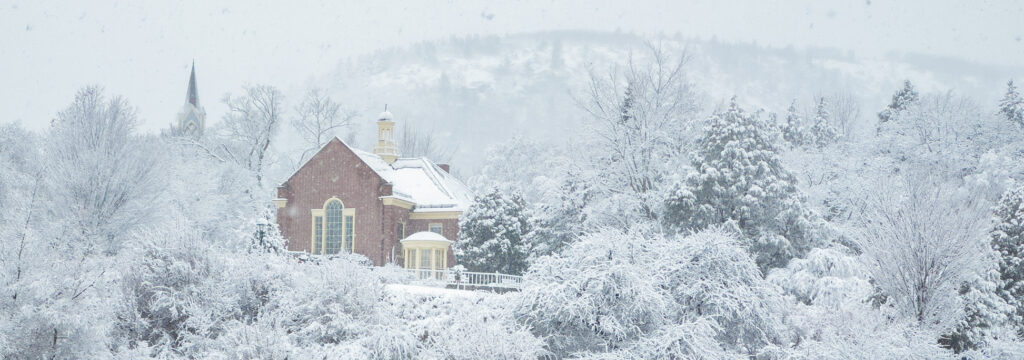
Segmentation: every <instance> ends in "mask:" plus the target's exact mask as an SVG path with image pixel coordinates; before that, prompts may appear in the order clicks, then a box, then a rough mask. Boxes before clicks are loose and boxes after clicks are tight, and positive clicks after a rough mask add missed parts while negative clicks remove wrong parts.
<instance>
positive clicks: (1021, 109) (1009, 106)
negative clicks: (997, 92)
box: [999, 80, 1024, 126]
mask: <svg viewBox="0 0 1024 360" xmlns="http://www.w3.org/2000/svg"><path fill="white" fill-rule="evenodd" d="M999 114H1000V115H1003V116H1005V117H1006V120H1010V122H1012V123H1015V124H1018V125H1021V126H1024V99H1022V98H1021V96H1020V93H1018V92H1017V87H1016V86H1014V85H1013V80H1010V81H1009V82H1007V83H1006V96H1004V97H1003V100H1002V101H1000V102H999Z"/></svg>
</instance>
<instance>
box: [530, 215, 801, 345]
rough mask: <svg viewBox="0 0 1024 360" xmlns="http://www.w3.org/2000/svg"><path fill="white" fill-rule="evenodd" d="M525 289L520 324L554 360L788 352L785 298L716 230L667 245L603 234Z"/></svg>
mask: <svg viewBox="0 0 1024 360" xmlns="http://www.w3.org/2000/svg"><path fill="white" fill-rule="evenodd" d="M524 281H525V283H524V286H523V291H522V293H521V294H520V295H519V297H518V301H517V303H516V306H515V309H514V311H515V312H516V316H517V318H518V320H519V321H520V322H521V323H523V324H525V325H527V326H529V327H530V329H531V330H532V331H533V332H534V334H536V335H537V336H540V337H542V338H544V339H546V341H547V344H548V349H549V350H551V351H552V352H553V353H554V354H556V355H557V356H566V355H570V354H576V353H580V354H584V353H585V354H587V356H590V357H593V356H597V357H598V358H600V357H601V356H604V355H598V353H605V352H612V353H615V354H636V353H642V354H652V356H654V355H656V354H665V356H668V357H670V358H671V356H676V355H680V354H687V353H691V354H692V353H694V352H703V350H701V349H705V348H708V347H709V346H710V344H715V352H713V353H714V354H732V355H729V356H734V355H736V354H747V355H755V354H757V353H758V352H759V351H760V350H762V349H764V348H765V347H767V346H777V345H781V344H785V341H784V340H785V338H786V335H785V330H784V328H783V327H782V321H781V319H782V317H783V316H784V314H785V310H786V308H785V306H784V304H785V302H784V298H783V297H782V293H781V291H780V290H779V289H778V288H777V287H776V286H774V285H772V284H771V283H769V282H767V281H765V280H764V279H763V278H762V276H761V273H760V271H759V270H758V268H757V265H756V264H755V263H754V261H753V259H752V258H751V257H750V255H749V254H748V253H747V252H746V250H745V249H744V248H743V247H742V246H740V245H739V243H738V241H737V240H735V239H734V238H732V237H731V236H729V235H727V234H726V233H725V232H724V231H721V230H708V231H705V232H701V233H698V234H695V235H691V236H685V237H683V236H678V237H672V238H665V237H663V236H661V235H659V234H651V233H646V234H645V233H643V232H641V231H637V230H631V231H630V232H627V233H624V232H621V231H616V230H603V231H600V232H597V233H594V234H590V235H587V236H584V237H583V238H582V239H581V240H580V241H579V242H577V243H575V244H573V245H572V246H570V247H569V248H567V249H565V251H563V252H562V253H560V254H558V255H555V256H550V257H543V258H540V259H539V260H538V261H537V262H535V263H534V265H533V266H531V268H530V271H529V272H528V273H527V274H526V276H525V278H524ZM672 324H691V325H693V327H692V328H679V327H678V326H677V325H672ZM651 339H660V340H658V341H655V340H651ZM659 341H664V342H662V343H659ZM709 356H711V355H709Z"/></svg>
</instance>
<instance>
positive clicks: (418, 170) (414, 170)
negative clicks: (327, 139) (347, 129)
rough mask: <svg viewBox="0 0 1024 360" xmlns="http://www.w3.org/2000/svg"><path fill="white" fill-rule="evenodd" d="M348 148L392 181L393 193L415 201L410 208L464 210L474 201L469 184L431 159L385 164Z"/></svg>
mask: <svg viewBox="0 0 1024 360" xmlns="http://www.w3.org/2000/svg"><path fill="white" fill-rule="evenodd" d="M342 143H343V144H344V142H342ZM345 146H348V145H347V144H346V145H345ZM349 148H350V149H352V152H354V153H355V154H356V155H357V156H359V158H360V159H361V160H363V162H365V163H366V164H367V165H368V166H370V169H373V171H374V172H376V173H377V175H379V176H380V177H381V178H382V179H384V181H386V182H388V183H390V184H391V185H392V187H391V192H392V196H394V197H396V198H399V199H402V200H406V201H409V202H411V203H413V204H415V206H414V207H413V210H412V211H413V212H442V211H465V210H466V209H467V208H469V206H470V205H471V204H472V203H473V192H472V191H470V190H469V187H467V186H466V185H465V184H463V183H462V181H460V180H459V179H456V178H455V176H452V175H451V174H449V173H448V172H447V171H444V170H441V168H440V167H439V166H437V164H435V163H434V162H433V161H430V159H427V158H425V157H418V158H400V159H398V160H395V162H394V163H393V164H388V163H387V161H384V159H381V158H380V156H377V155H376V154H374V153H370V152H366V151H362V150H359V149H355V148H352V147H349Z"/></svg>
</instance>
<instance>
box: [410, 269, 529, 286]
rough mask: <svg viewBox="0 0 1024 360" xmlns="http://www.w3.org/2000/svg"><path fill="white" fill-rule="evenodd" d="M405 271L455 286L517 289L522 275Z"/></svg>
mask: <svg viewBox="0 0 1024 360" xmlns="http://www.w3.org/2000/svg"><path fill="white" fill-rule="evenodd" d="M405 271H406V272H408V273H410V274H412V275H413V276H414V277H415V278H416V279H418V280H421V281H424V282H427V283H430V282H437V283H440V284H443V285H451V286H455V287H488V288H502V289H519V288H520V287H521V286H522V284H523V277H522V276H518V275H508V274H499V273H482V272H472V271H462V272H455V271H452V270H430V269H405Z"/></svg>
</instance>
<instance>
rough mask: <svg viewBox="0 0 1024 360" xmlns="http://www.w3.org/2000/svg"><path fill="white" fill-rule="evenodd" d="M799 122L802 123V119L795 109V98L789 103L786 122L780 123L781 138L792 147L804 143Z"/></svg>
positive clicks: (802, 130) (802, 131)
mask: <svg viewBox="0 0 1024 360" xmlns="http://www.w3.org/2000/svg"><path fill="white" fill-rule="evenodd" d="M801 123H803V119H801V118H800V114H798V113H797V111H796V100H793V103H792V104H790V105H789V110H788V112H787V114H786V122H785V123H783V124H782V127H781V131H782V139H783V140H785V141H786V142H787V143H789V144H790V145H792V146H794V147H796V146H802V145H803V144H804V137H805V136H804V129H803V126H801Z"/></svg>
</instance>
